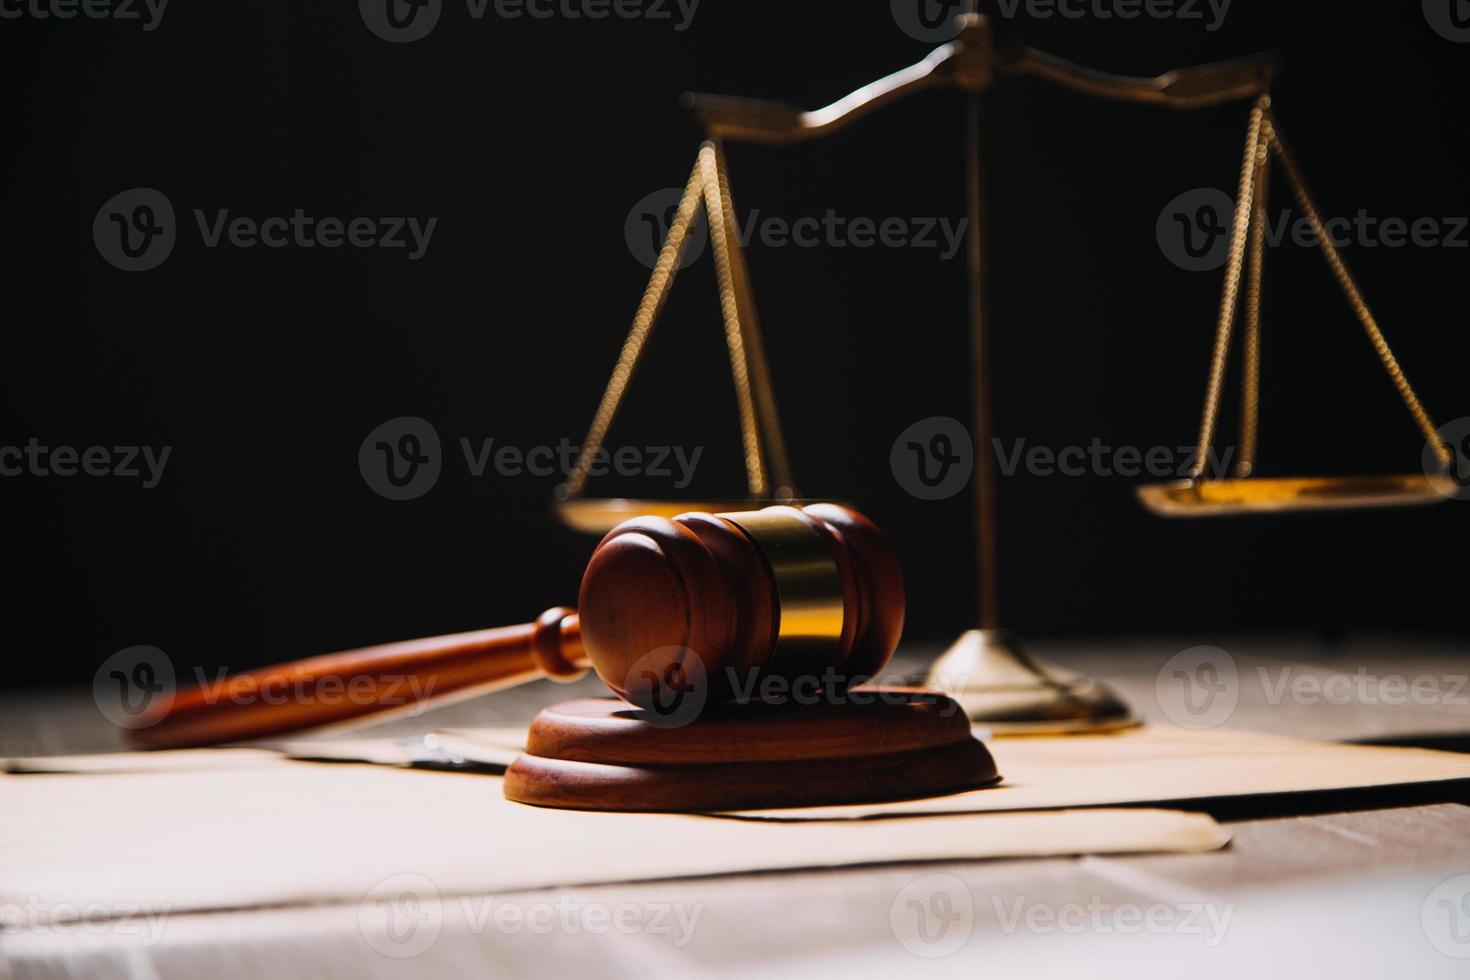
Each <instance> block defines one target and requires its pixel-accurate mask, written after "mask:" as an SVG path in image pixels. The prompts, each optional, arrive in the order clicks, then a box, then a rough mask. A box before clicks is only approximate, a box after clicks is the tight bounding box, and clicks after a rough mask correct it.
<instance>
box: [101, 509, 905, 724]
mask: <svg viewBox="0 0 1470 980" xmlns="http://www.w3.org/2000/svg"><path fill="white" fill-rule="evenodd" d="M578 602H579V605H580V612H578V611H574V610H571V609H568V608H565V607H555V608H552V609H548V610H547V611H546V612H545V613H543V614H542V615H541V616H540V618H539V619H537V620H536V621H535V622H534V623H526V624H523V625H519V626H506V627H501V628H498V629H488V630H478V631H475V632H470V633H457V634H453V635H450V636H436V637H430V638H427V639H422V640H408V641H405V642H402V643H389V644H385V645H383V646H375V647H366V648H363V649H359V650H348V651H344V652H341V653H331V654H326V655H324V656H319V657H312V658H309V659H306V660H298V661H295V662H292V663H286V664H280V665H277V666H274V667H264V668H261V669H259V670H254V671H249V672H245V673H241V674H237V675H234V676H231V677H227V678H224V679H222V680H220V681H218V682H215V683H213V684H209V685H205V686H202V687H197V688H194V689H191V690H186V691H181V692H178V693H177V694H175V695H174V696H173V697H172V698H171V699H163V700H161V701H160V702H159V703H158V704H157V705H156V706H155V710H154V711H153V712H152V715H151V717H148V718H147V719H145V720H146V722H147V723H146V724H145V725H143V726H141V727H138V728H136V729H134V730H133V731H131V732H130V737H131V738H132V739H133V741H134V742H135V743H137V744H138V745H140V746H143V747H147V748H177V747H183V746H194V745H214V744H219V743H222V742H235V741H243V740H246V739H256V738H266V737H273V736H279V735H285V734H287V733H290V732H296V731H300V730H303V729H307V728H318V727H321V726H325V725H336V724H341V723H344V722H348V721H352V720H354V719H358V718H363V717H365V716H369V715H375V714H380V713H383V712H389V711H402V710H404V709H405V708H412V707H419V708H422V707H424V706H425V705H426V704H427V703H429V702H432V703H434V704H439V703H443V702H447V701H450V700H455V699H459V698H464V697H472V696H475V695H479V694H484V693H488V692H490V691H494V690H498V689H500V688H503V687H508V686H511V685H514V684H520V683H524V682H526V681H530V680H534V679H536V678H538V677H545V676H549V677H552V678H554V679H558V680H572V679H575V678H576V677H579V676H581V674H582V673H583V671H585V670H586V669H587V668H588V667H589V666H590V667H591V668H592V669H594V670H596V671H597V674H598V676H599V677H601V678H602V680H603V682H604V683H605V684H606V685H607V686H608V687H609V688H610V689H611V690H612V691H613V692H614V693H615V694H617V695H618V696H619V697H622V698H624V699H626V700H629V701H631V702H633V703H635V704H645V703H648V702H649V701H650V699H653V698H655V697H657V696H658V694H659V690H658V687H659V685H660V683H662V682H663V680H664V679H666V678H669V677H670V676H671V675H673V674H688V673H691V672H697V673H698V674H699V675H700V676H702V678H703V681H702V683H705V684H707V685H708V686H707V692H706V695H707V698H708V700H709V701H710V702H711V703H713V702H717V701H725V700H729V699H731V698H733V697H735V696H736V695H737V694H743V693H745V692H749V691H755V690H759V689H760V685H761V684H762V683H764V682H766V681H767V680H768V679H769V678H779V679H781V680H784V681H787V682H794V681H797V680H799V679H805V678H819V679H824V680H823V683H830V682H831V681H832V680H833V679H837V680H838V681H839V682H841V681H846V682H848V683H857V682H860V681H862V680H864V679H866V678H868V677H870V676H871V675H873V674H874V673H876V672H877V671H878V670H880V669H881V668H882V667H883V666H884V665H885V664H886V663H887V662H888V660H889V658H890V657H892V656H893V651H894V648H895V647H896V646H897V645H898V637H899V633H900V632H901V631H902V628H903V615H904V594H903V579H902V576H901V574H900V572H899V568H898V562H897V561H896V560H895V558H894V556H893V553H892V551H890V550H889V548H888V545H887V543H886V542H885V541H884V540H883V535H882V532H880V531H879V530H878V528H877V527H876V526H874V525H873V523H872V522H870V521H869V520H868V519H867V518H865V517H863V516H862V515H861V514H859V513H857V512H856V511H854V510H851V509H849V508H847V507H842V506H839V505H836V504H812V505H809V506H806V507H801V508H797V507H767V508H765V509H763V510H758V511H749V512H743V513H731V514H702V513H689V514H683V515H681V516H679V517H675V518H673V519H672V520H669V519H665V518H660V517H640V518H635V519H633V520H630V521H626V522H624V523H622V524H620V525H618V527H616V528H614V529H613V530H612V531H611V532H610V533H609V534H608V535H607V536H606V537H605V538H603V539H602V542H601V543H600V544H599V545H598V546H597V549H596V550H595V551H594V552H593V554H592V558H591V560H590V561H589V562H588V564H587V571H586V573H585V574H584V575H583V576H582V586H581V590H580V593H579V596H578ZM691 668H695V669H696V670H695V671H691ZM328 688H330V690H332V691H333V693H334V696H331V697H324V696H320V692H323V691H324V690H327V689H328ZM269 692H276V693H275V695H274V696H266V695H267V694H268V693H269ZM291 692H315V693H313V694H312V695H311V696H293V695H292V693H291Z"/></svg>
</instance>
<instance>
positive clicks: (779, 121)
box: [553, 12, 1455, 734]
mask: <svg viewBox="0 0 1470 980" xmlns="http://www.w3.org/2000/svg"><path fill="white" fill-rule="evenodd" d="M956 29H957V33H956V37H955V38H954V40H952V41H950V42H948V43H946V44H942V45H940V46H939V47H938V48H936V49H935V50H933V51H932V52H930V54H929V55H928V56H926V57H925V58H924V59H923V60H921V61H919V62H917V63H916V64H913V65H910V66H909V67H907V68H903V69H901V70H899V71H896V72H894V73H892V74H890V75H886V76H884V77H882V78H880V79H877V80H876V81H874V82H871V83H869V84H868V85H864V86H863V87H861V88H858V89H856V90H854V91H853V92H851V93H849V94H847V95H845V96H843V97H842V98H840V99H838V100H837V101H835V102H833V103H832V104H830V105H828V106H825V107H823V108H820V109H814V110H809V111H804V110H801V109H799V108H797V107H795V106H791V105H788V104H785V103H780V102H772V101H764V100H752V99H742V98H731V97H724V96H712V95H688V96H686V97H685V102H686V104H687V106H688V107H689V108H690V109H691V110H692V112H693V113H694V115H695V117H696V119H697V120H698V121H699V123H700V124H701V126H702V127H703V129H704V131H705V134H706V142H704V144H703V145H702V146H701V147H700V150H699V154H698V159H697V161H696V164H695V167H694V170H693V172H692V173H691V174H690V177H689V180H688V183H687V184H686V185H685V187H684V190H683V194H682V195H681V197H680V199H679V202H678V205H677V207H676V208H675V210H674V213H673V216H672V219H671V220H670V222H669V230H668V234H667V236H666V237H665V239H664V242H663V245H662V248H661V250H660V252H659V255H658V258H657V262H656V263H655V266H654V269H653V273H652V276H651V278H650V279H649V282H648V286H647V287H646V289H645V290H644V292H643V296H642V299H641V301H640V302H639V304H638V309H637V313H636V314H635V316H634V318H633V325H632V329H631V330H630V331H629V333H628V336H627V339H626V341H625V342H624V344H623V347H622V349H621V352H620V353H619V355H618V359H617V363H616V365H615V367H614V369H613V373H612V378H611V380H610V381H609V383H608V386H607V388H606V390H605V392H604V393H603V396H602V399H601V402H600V404H599V405H598V408H597V411H596V414H595V416H594V418H593V421H592V424H591V427H590V428H589V430H588V432H587V435H586V438H585V439H584V440H583V443H582V447H581V452H580V454H579V456H578V460H577V462H576V464H575V465H574V467H573V470H572V472H571V474H570V476H569V478H568V480H567V482H566V483H564V484H562V485H561V486H560V487H558V488H557V492H556V499H555V501H554V504H553V509H554V512H555V513H556V515H557V516H558V517H559V519H561V520H562V521H563V522H564V523H566V524H567V525H569V526H571V527H573V528H576V529H578V530H582V531H585V532H589V533H605V532H607V531H609V530H610V529H612V528H613V527H614V526H616V525H617V524H618V523H619V522H621V521H623V520H625V519H627V518H629V517H632V516H635V515H640V514H648V515H658V516H665V517H672V516H674V515H676V514H681V513H684V512H686V511H691V510H701V511H712V512H715V511H721V510H731V509H743V508H753V507H759V506H763V505H766V504H772V503H791V502H795V501H799V500H800V499H801V495H800V493H799V492H798V490H797V487H796V483H795V481H794V479H793V477H792V471H791V464H790V461H789V459H788V455H787V450H786V445H785V440H784V439H783V437H782V433H781V425H780V416H779V413H778V411H777V407H776V399H775V393H774V389H773V386H772V382H771V372H770V368H769V366H768V364H767V361H766V355H765V348H764V344H763V342H762V339H761V328H760V323H759V319H758V317H757V314H756V307H755V302H754V298H753V294H752V289H751V282H750V275H749V272H748V270H747V267H746V263H745V256H744V252H743V250H742V246H741V241H740V235H739V227H738V223H737V219H736V214H735V209H734V204H733V201H732V198H731V194H730V184H729V179H728V167H727V165H726V162H725V154H724V148H723V147H724V144H725V143H727V142H745V143H764V144H775V145H780V144H791V143H797V142H801V141H805V140H811V139H817V138H820V137H822V136H826V135H828V134H830V133H833V132H836V131H837V130H839V129H842V128H844V127H846V126H847V125H849V124H850V123H853V122H855V121H857V120H858V119H860V118H862V117H863V116H865V115H867V114H868V113H870V112H873V111H874V110H876V109H879V108H881V107H883V106H887V105H890V104H893V103H896V102H898V101H900V100H902V99H904V98H906V97H907V96H909V95H913V94H915V93H919V92H924V91H929V90H935V89H958V90H959V91H961V92H963V93H965V95H966V99H965V109H964V112H965V130H966V141H965V168H966V174H967V184H968V187H967V195H966V196H967V200H968V213H969V234H968V235H967V247H968V251H967V278H968V287H969V288H968V294H969V295H968V306H969V317H968V319H969V324H968V334H969V356H970V373H971V376H972V378H973V382H972V424H973V427H974V438H975V443H976V447H977V451H976V453H975V457H976V464H975V502H976V507H977V520H976V525H975V526H976V544H977V548H978V564H979V583H980V595H979V628H978V629H973V630H970V631H968V632H966V633H965V634H964V635H963V636H961V637H960V639H959V640H958V641H956V642H955V643H954V644H953V645H952V646H951V647H950V648H949V650H948V651H947V652H945V653H944V654H943V655H942V656H941V657H940V658H939V659H938V660H937V661H936V662H935V663H934V664H933V666H932V667H931V668H930V672H929V675H928V679H929V680H931V681H932V680H934V679H936V678H940V677H944V678H948V679H949V680H950V681H951V683H950V684H949V685H947V687H948V688H950V689H951V691H952V693H953V694H954V696H955V697H956V698H957V699H958V700H959V701H960V702H961V703H962V704H963V705H964V707H965V709H966V711H967V712H968V714H969V715H970V717H971V718H972V719H974V720H976V721H979V722H981V723H983V724H985V725H987V726H989V727H990V728H991V729H992V731H994V732H995V733H996V734H1027V733H1042V732H1048V733H1049V732H1067V731H1076V732H1086V731H1103V730H1109V729H1114V728H1120V727H1126V726H1129V725H1132V724H1136V723H1137V719H1136V717H1135V716H1134V714H1133V712H1132V711H1131V709H1130V708H1129V707H1128V706H1127V705H1126V704H1125V703H1124V702H1123V701H1122V700H1121V699H1120V698H1119V697H1118V696H1117V695H1116V694H1114V693H1113V692H1112V691H1110V690H1109V689H1108V688H1107V687H1106V686H1104V685H1102V684H1100V683H1098V682H1096V681H1094V680H1092V679H1091V678H1088V677H1085V676H1082V675H1079V674H1075V673H1072V672H1068V671H1063V670H1061V669H1059V668H1057V667H1055V666H1053V665H1049V664H1046V663H1044V662H1042V661H1040V660H1038V659H1037V658H1035V657H1032V656H1030V655H1029V654H1028V653H1027V652H1026V651H1025V650H1024V649H1023V648H1022V647H1021V646H1020V645H1019V644H1018V643H1017V642H1016V640H1015V639H1014V638H1013V637H1012V636H1011V635H1010V634H1008V633H1007V632H1005V631H1003V630H1002V629H1000V615H999V609H998V604H997V570H996V564H997V562H996V493H995V490H996V477H995V462H994V459H993V458H992V456H991V454H990V452H989V451H988V447H989V446H990V444H991V433H992V431H993V428H994V426H993V420H992V413H991V406H990V378H991V374H990V372H991V364H990V357H989V346H990V345H989V333H990V329H991V326H990V317H989V314H988V299H989V287H988V283H987V275H986V273H987V250H988V247H989V242H988V230H987V225H986V189H987V188H986V174H985V166H984V162H985V161H984V148H985V131H984V98H983V96H984V93H986V92H987V91H988V90H990V89H991V88H992V87H993V86H994V85H995V84H996V83H997V82H999V81H1003V80H1005V79H1007V78H1013V77H1032V78H1040V79H1043V80H1045V81H1048V82H1051V83H1053V84H1055V85H1059V86H1061V87H1063V88H1066V89H1070V90H1072V91H1075V92H1079V93H1082V94H1084V95H1089V96H1094V97H1097V98H1102V99H1110V100H1113V101H1119V102H1133V103H1141V104H1145V105H1156V106H1163V107H1165V108H1170V109H1196V108H1203V107H1208V106H1215V105H1220V104H1223V103H1227V102H1231V101H1236V100H1241V101H1244V100H1253V104H1252V106H1251V109H1250V112H1249V121H1248V125H1247V133H1246V139H1245V152H1244V158H1243V161H1242V165H1241V171H1240V181H1239V186H1238V190H1237V193H1236V199H1235V201H1236V203H1235V214H1234V222H1233V225H1232V232H1231V238H1230V242H1229V252H1228V258H1227V261H1226V264H1225V281H1224V287H1223V289H1222V294H1221V300H1220V306H1219V311H1218V317H1217V325H1216V335H1215V344H1214V349H1213V354H1212V357H1211V361H1210V365H1209V372H1208V381H1207V387H1206V396H1205V404H1204V409H1203V411H1202V413H1201V420H1200V426H1199V437H1198V440H1197V450H1198V451H1197V453H1196V457H1195V459H1196V462H1195V463H1194V466H1193V470H1192V472H1191V475H1190V477H1189V478H1188V479H1185V480H1181V481H1175V482H1169V483H1160V484H1152V485H1144V486H1140V487H1138V488H1136V493H1137V496H1138V498H1139V500H1140V501H1141V502H1142V504H1143V505H1144V506H1145V507H1146V508H1148V510H1150V511H1151V512H1153V513H1155V514H1157V515H1159V516H1162V517H1170V518H1179V517H1215V516H1223V515H1236V514H1253V513H1263V512H1293V511H1307V510H1327V509H1347V508H1365V507H1389V506H1405V505H1418V504H1429V503H1435V502H1438V501H1441V500H1444V499H1447V496H1448V495H1449V494H1451V493H1453V490H1454V484H1453V482H1452V478H1451V476H1450V467H1451V466H1452V464H1453V463H1454V459H1455V457H1454V454H1453V452H1452V451H1451V450H1450V449H1449V448H1448V447H1447V446H1446V445H1445V444H1444V442H1443V440H1442V439H1441V438H1440V437H1439V435H1438V434H1437V433H1436V427H1435V425H1434V422H1433V421H1432V420H1431V419H1430V417H1429V415H1428V413H1427V412H1426V411H1425V409H1424V407H1423V405H1422V403H1421V402H1420V400H1419V397H1418V395H1417V394H1416V393H1415V391H1414V389H1413V387H1412V386H1411V385H1410V384H1409V381H1408V379H1407V378H1406V377H1405V376H1404V372H1403V371H1402V369H1401V368H1400V367H1399V365H1398V362H1397V360H1396V359H1395V358H1394V355H1393V353H1392V351H1391V350H1390V348H1389V346H1388V343H1387V341H1386V340H1385V339H1384V335H1383V333H1382V331H1381V330H1380V329H1379V326H1378V323H1377V321H1376V320H1375V319H1374V317H1373V314H1372V313H1371V311H1370V309H1369V307H1368V305H1367V303H1366V301H1365V300H1364V299H1363V296H1362V294H1361V292H1360V291H1359V289H1358V287H1357V284H1356V282H1355V281H1354V279H1353V277H1352V275H1351V274H1350V273H1349V272H1348V270H1347V267H1346V265H1345V264H1344V263H1343V261H1342V258H1341V256H1340V255H1339V254H1338V251H1337V249H1336V248H1335V247H1334V246H1333V244H1332V241H1331V237H1330V236H1329V235H1328V234H1327V233H1326V232H1325V230H1324V227H1323V221H1322V218H1321V214H1320V212H1319V211H1318V209H1317V206H1316V204H1315V201H1314V200H1313V197H1312V195H1311V192H1310V191H1309V190H1308V188H1307V185H1306V183H1305V181H1304V179H1303V177H1302V174H1301V171H1300V169H1299V168H1298V166H1297V163H1296V160H1295V158H1294V157H1293V156H1292V154H1291V152H1290V150H1289V148H1288V146H1287V144H1286V142H1285V140H1284V138H1283V136H1282V133H1281V124H1280V121H1279V120H1278V118H1277V116H1276V114H1275V113H1274V112H1273V110H1272V108H1271V100H1270V95H1269V91H1270V84H1271V80H1272V76H1273V74H1274V71H1275V59H1274V58H1273V57H1272V56H1270V55H1256V56H1250V57H1246V58H1241V59H1237V60H1232V61H1227V62H1221V63H1217V64H1211V65H1202V66H1197V67H1191V68H1182V69H1178V70H1174V71H1169V72H1166V73H1164V74H1162V75H1158V76H1155V77H1151V78H1146V77H1129V76H1120V75H1113V74H1106V73H1102V72H1098V71H1093V70H1091V69H1088V68H1085V67H1082V66H1079V65H1075V64H1072V63H1069V62H1067V61H1064V60H1062V59H1059V58H1057V57H1054V56H1052V55H1049V54H1046V53H1044V52H1041V51H1037V50H1035V49H1032V48H1027V47H1015V48H1007V49H997V47H996V46H995V44H994V41H993V38H992V33H991V28H990V24H989V22H988V20H987V18H986V17H985V16H984V15H983V14H980V13H977V12H971V13H967V14H964V15H962V16H961V17H959V18H958V20H957V23H956ZM1273 158H1274V159H1275V161H1276V162H1277V164H1278V165H1279V166H1280V168H1281V171H1282V173H1283V175H1284V176H1285V178H1286V182H1287V184H1288V186H1289V188H1290V190H1291V192H1292V195H1293V196H1294V198H1295V200H1296V202H1297V205H1298V206H1299V207H1300V209H1301V211H1302V213H1303V216H1304V217H1305V218H1306V221H1307V222H1308V224H1309V226H1310V227H1311V229H1312V231H1313V232H1314V234H1315V239H1316V243H1317V244H1318V246H1319V247H1320V248H1321V249H1322V253H1323V255H1324V257H1325V259H1326V261H1327V263H1328V266H1329V267H1330V269H1331V271H1332V274H1333V276H1334V278H1335V279H1336V281H1337V283H1338V285H1339V287H1340V288H1341V289H1342V291H1343V293H1344V294H1345V296H1346V297H1347V300H1348V303H1349V305H1350V306H1351V308H1352V311H1353V313H1354V314H1355V316H1356V317H1357V319H1358V321H1359V322H1360V324H1361V325H1362V327H1363V329H1364V331H1365V332H1366V333H1367V336H1368V339H1369V341H1370V343H1371V344H1372V346H1373V348H1374V350H1375V352H1376V353H1377V355H1378V357H1379V359H1380V360H1381V362H1382V364H1383V367H1384V369H1385V371H1386V372H1387V373H1388V376H1389V378H1390V380H1391V381H1392V383H1393V385H1394V386H1395V388H1396V389H1397V391H1398V393H1399V396H1400V397H1401V399H1402V400H1403V402H1404V405H1405V407H1406V408H1407V409H1408V411H1409V414H1410V416H1411V417H1412V418H1413V421H1414V423H1415V425H1416V426H1417V427H1418V428H1419V430H1420V432H1421V433H1422V434H1423V436H1424V438H1425V440H1426V441H1427V445H1428V447H1429V448H1428V449H1427V450H1426V453H1428V454H1429V455H1430V456H1431V457H1432V459H1433V460H1435V461H1436V463H1437V471H1436V467H1428V468H1427V470H1428V472H1429V475H1426V474H1425V473H1417V474H1393V475H1382V476H1306V477H1258V476H1255V475H1254V474H1253V470H1254V468H1255V463H1256V446H1257V439H1256V436H1257V429H1258V420H1259V412H1258V400H1259V396H1258V391H1259V387H1258V381H1259V376H1260V329H1261V305H1262V304H1261V298H1262V273H1263V268H1262V267H1263V259H1264V251H1265V234H1264V230H1265V225H1266V204H1267V199H1268V195H1269V177H1270V163H1271V160H1272V159H1273ZM701 209H702V210H703V211H704V213H705V215H706V217H707V220H708V226H709V241H710V244H711V252H712V255H713V259H714V265H715V272H716V279H717V284H718V288H719V298H720V307H721V314H722V318H723V321H724V333H725V339H726V344H727V347H728V350H729V356H730V366H731V372H732V375H733V379H734V384H735V392H736V398H737V407H738V409H739V418H740V428H741V439H742V446H743V452H744V462H745V469H746V475H747V493H748V496H747V497H746V498H745V499H743V500H724V501H709V500H700V501H694V500H630V499H623V498H593V497H589V496H587V495H586V489H587V480H588V475H589V474H588V471H589V468H590V466H591V463H592V461H593V459H594V458H596V456H597V455H598V452H599V450H600V448H601V447H602V445H603V442H604V439H605V438H606V436H607V433H608V429H609V427H610V426H611V424H612V422H613V419H614V417H615V416H616V414H617V411H618V407H619V405H620V403H621V402H622V400H623V396H624V394H625V393H626V390H627V387H628V385H629V383H630V381H631V379H632V377H633V375H634V372H635V370H636V368H637V366H638V364H639V361H640V359H641V357H642V356H643V354H644V351H645V349H646V346H647V343H648V340H649V336H650V334H651V332H652V330H653V327H654V324H655V323H656V321H657V319H658V317H659V314H660V312H661V310H662V308H663V306H664V301H665V299H666V298H667V296H668V293H669V289H670V287H671V286H672V284H673V281H674V278H675V274H676V273H677V271H678V269H679V267H680V259H681V257H682V255H683V253H684V249H685V246H686V244H687V242H688V240H689V236H690V231H691V226H692V225H693V223H694V221H695V220H696V219H697V217H698V215H699V212H700V211H701ZM1242 300H1243V301H1244V318H1243V319H1244V323H1243V331H1242V332H1243V335H1244V336H1243V351H1242V357H1241V361H1242V365H1243V368H1242V380H1241V385H1240V390H1241V395H1240V428H1239V442H1240V444H1239V447H1238V455H1237V457H1236V462H1235V465H1234V467H1233V473H1232V475H1231V476H1229V477H1228V478H1221V477H1219V476H1218V475H1216V476H1214V477H1211V476H1209V475H1207V474H1206V473H1205V461H1206V458H1207V450H1209V449H1210V448H1211V447H1212V446H1213V443H1214V438H1215V432H1216V424H1217V420H1218V417H1219V414H1220V409H1221V403H1222V400H1223V399H1222V394H1223V389H1224V382H1225V374H1226V360H1227V356H1228V354H1229V352H1230V348H1231V341H1232V338H1233V334H1234V327H1235V322H1236V319H1237V315H1238V308H1239V307H1240V306H1241V305H1242ZM1441 481H1444V482H1441ZM960 679H963V682H962V684H961V685H960V687H959V690H958V691H954V690H953V688H954V686H955V685H954V682H955V681H956V680H960Z"/></svg>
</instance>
